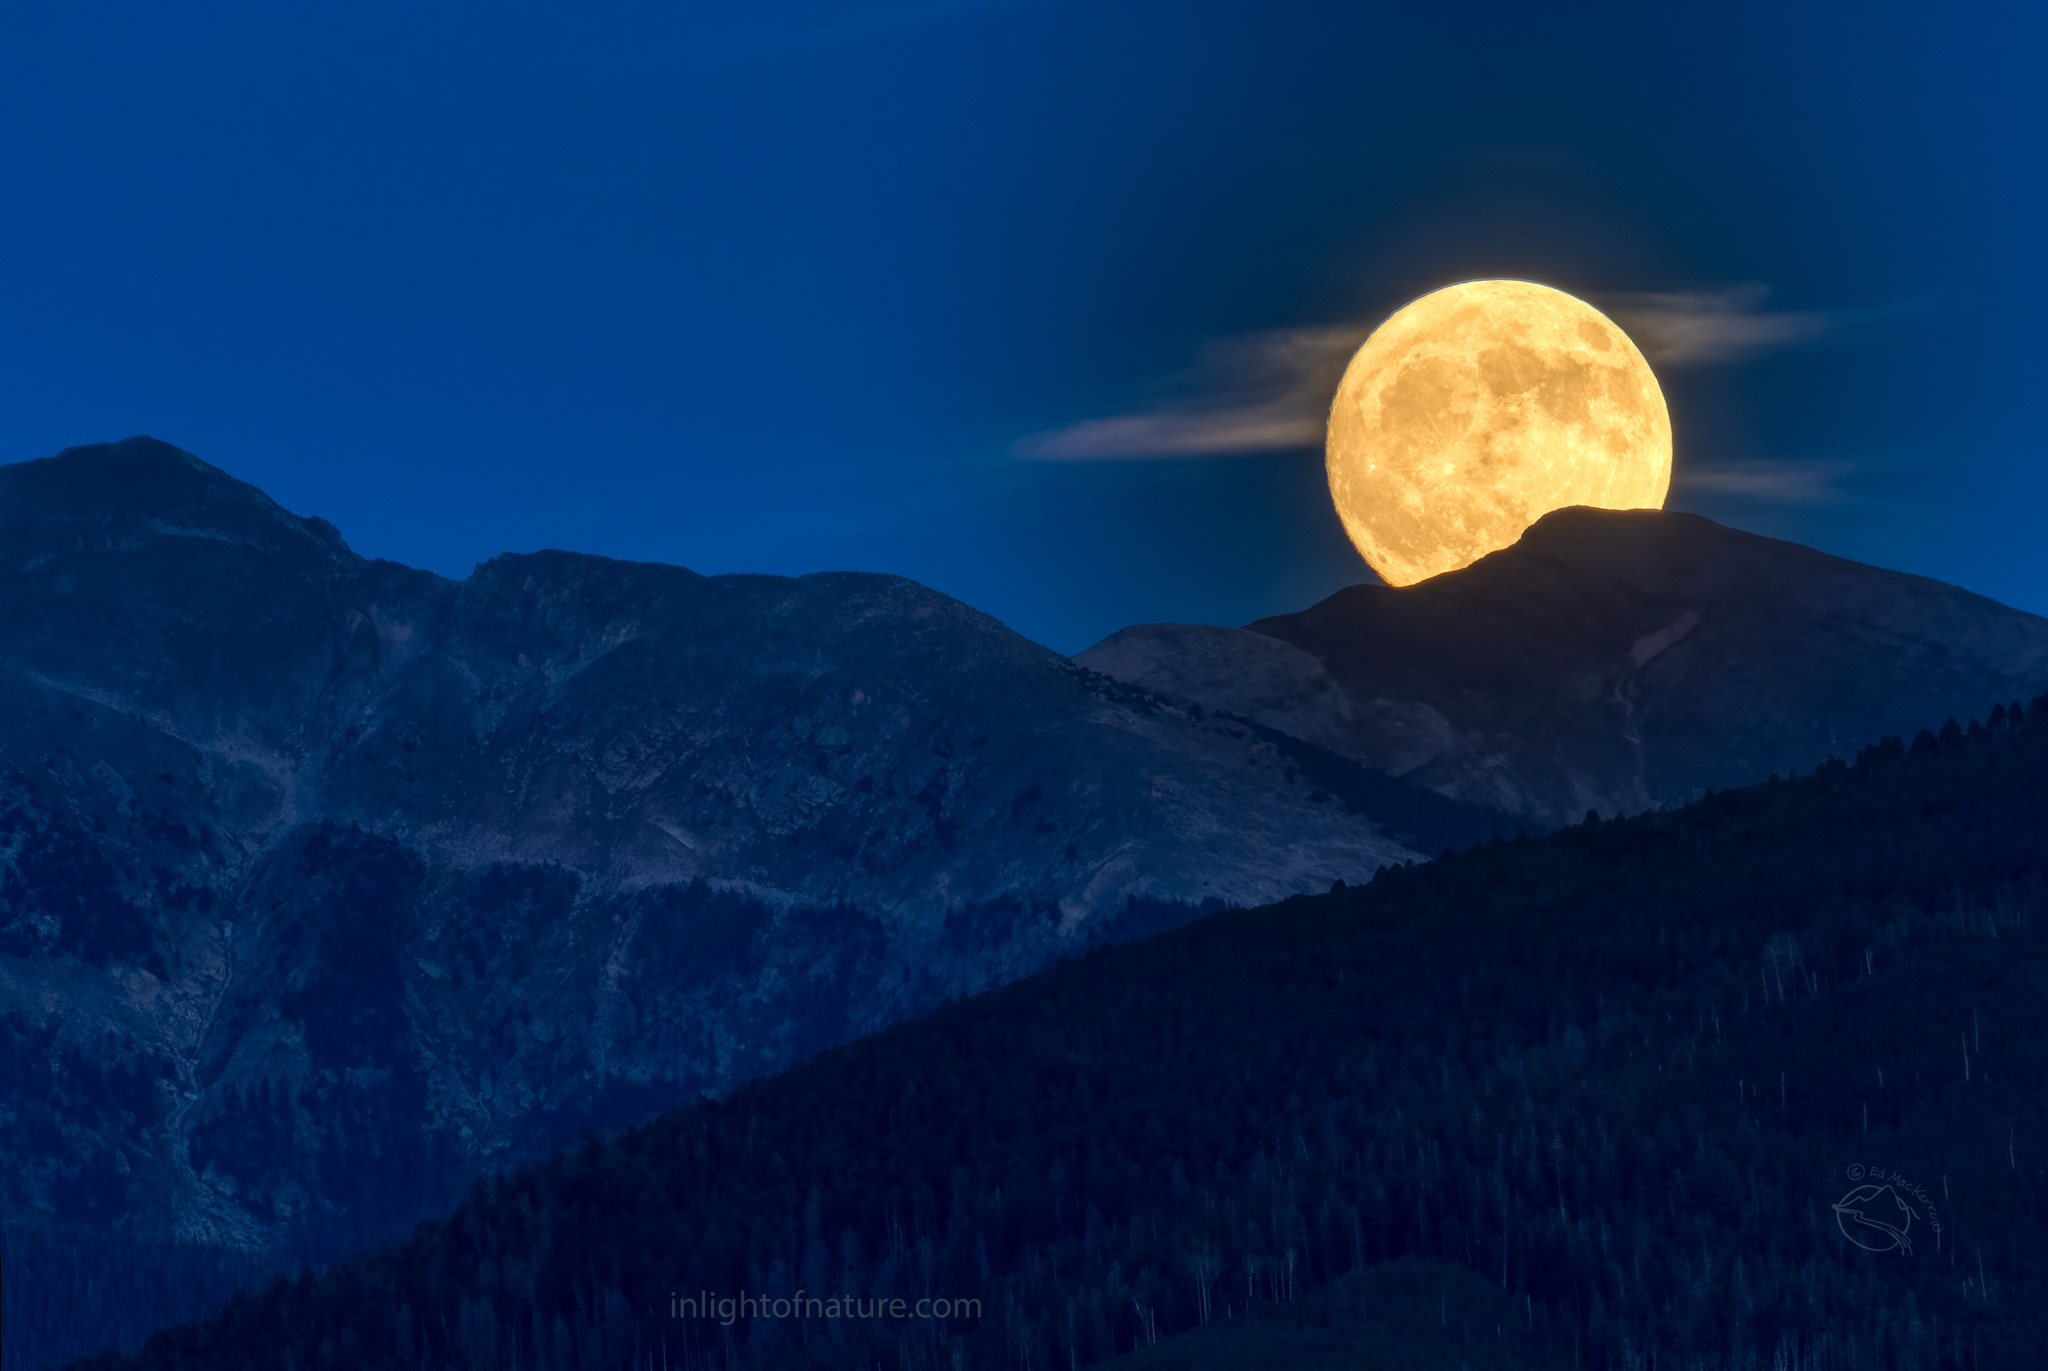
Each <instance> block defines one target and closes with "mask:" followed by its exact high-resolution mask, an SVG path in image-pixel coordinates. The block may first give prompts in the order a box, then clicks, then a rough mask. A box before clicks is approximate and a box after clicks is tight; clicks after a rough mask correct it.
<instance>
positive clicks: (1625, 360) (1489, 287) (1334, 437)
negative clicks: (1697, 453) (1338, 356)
mask: <svg viewBox="0 0 2048 1371" xmlns="http://www.w3.org/2000/svg"><path fill="white" fill-rule="evenodd" d="M1324 455H1325V461H1326V464H1327V466H1328V469H1329V475H1330V498H1331V499H1333V500H1334V501H1336V504H1337V515H1338V517H1339V518H1340V519H1342V520H1343V521H1344V531H1345V532H1346V533H1348V534H1350V535H1351V542H1352V544H1353V546H1355V547H1356V548H1357V549H1358V551H1359V554H1360V555H1361V556H1363V557H1364V558H1365V560H1366V561H1367V562H1368V563H1370V564H1371V566H1372V569H1373V570H1374V571H1377V572H1378V573H1379V574H1380V576H1381V577H1382V578H1383V579H1384V580H1386V582H1387V583H1388V584H1389V585H1396V586H1405V585H1413V584H1414V583H1415V582H1417V581H1420V580H1423V579H1425V578H1427V577H1430V576H1436V575H1440V574H1442V573H1443V572H1446V571H1455V570H1457V569H1458V568H1459V567H1462V566H1469V565H1470V564H1471V563H1473V562H1476V561H1478V560H1479V559H1480V558H1481V557H1484V556H1485V555H1486V554H1487V553H1489V552H1497V551H1499V550H1500V549H1501V548H1504V547H1507V546H1508V545H1509V544H1511V543H1513V542H1514V541H1515V540H1516V539H1518V538H1520V537H1521V536H1522V532H1523V530H1525V529H1527V528H1528V527H1529V525H1531V524H1533V523H1535V522H1536V521H1537V520H1538V519H1540V518H1542V517H1543V516H1544V515H1545V514H1548V513H1549V512H1550V511H1551V510H1553V509H1563V508H1564V507H1565V506H1567V505H1594V506H1597V507H1599V508H1601V509H1660V508H1662V507H1663V504H1664V497H1665V495H1666V494H1667V493H1668V492H1669V491H1670V489H1671V415H1670V413H1669V411H1667V410H1666V409H1665V407H1664V392H1663V390H1662V389H1660V388H1659V387H1658V385H1657V378H1656V376H1655V375H1653V374H1652V373H1651V371H1650V364H1649V363H1648V362H1647V361H1645V360H1644V359H1643V354H1642V353H1641V352H1640V351H1639V350H1637V348H1636V345H1635V344H1634V343H1632V342H1630V341H1629V337H1628V335H1627V334H1625V333H1623V332H1622V331H1621V330H1620V329H1619V328H1618V327H1616V326H1615V324H1614V322H1613V321H1612V320H1610V319H1609V318H1608V317H1607V316H1606V315H1604V314H1602V313H1601V312H1600V311H1599V310H1597V309H1594V308H1593V307H1592V306H1591V305H1589V304H1587V303H1586V302H1585V301H1583V300H1580V299H1577V298H1575V297H1573V296H1570V295H1567V294H1565V293H1564V292H1563V291H1561V290H1553V289H1551V288H1550V287H1549V286H1539V285H1537V284H1536V283H1535V282H1533V281H1466V282H1464V283H1463V284H1461V285H1455V286H1446V287H1444V288H1443V289H1442V290H1439V291H1435V292H1432V293H1431V294H1428V295H1425V296H1423V297H1422V298H1421V299H1420V300H1417V301H1415V302H1414V303H1413V304H1410V305H1407V306H1405V307H1404V308H1402V309H1401V310H1400V311H1399V312H1397V313H1396V314H1395V315H1394V316H1393V317H1392V318H1390V319H1388V320H1387V321H1386V322H1385V323H1384V324H1381V325H1380V326H1379V327H1378V328H1377V329H1375V330H1373V334H1372V336H1371V337H1370V338H1367V339H1366V340H1365V343H1364V344H1363V345H1362V346H1361V347H1360V348H1359V349H1358V351H1357V353H1356V354H1354V355H1353V356H1352V358H1351V365H1350V366H1348V367H1346V368H1345V370H1344V379H1343V380H1342V381H1340V382H1338V384H1337V395H1336V398H1335V399H1334V400H1332V401H1331V403H1330V428H1329V437H1328V442H1327V444H1326V445H1325V448H1324Z"/></svg>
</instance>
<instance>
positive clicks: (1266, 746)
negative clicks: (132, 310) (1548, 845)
mask: <svg viewBox="0 0 2048 1371" xmlns="http://www.w3.org/2000/svg"><path fill="white" fill-rule="evenodd" d="M1400 817H1401V816H1400V815H1398V814H1391V815H1387V814H1383V815H1380V816H1373V815H1368V814H1365V813H1363V812H1361V811H1359V810H1358V809H1356V808H1355V807H1348V806H1346V805H1344V804H1339V803H1335V802H1333V801H1332V800H1331V799H1330V798H1329V797H1328V796H1327V795H1325V794H1323V793H1322V792H1321V791H1319V790H1318V789H1317V787H1316V786H1315V784H1314V783H1313V782H1312V781H1311V780H1309V779H1308V778H1306V777H1305V776H1303V775H1302V773H1301V771H1300V769H1299V767H1298V766H1297V765H1296V764H1295V763H1294V762H1293V761H1292V760H1291V759H1290V757H1289V756H1288V755H1287V753H1286V752H1285V751H1284V750H1283V749H1281V748H1280V747H1277V746H1275V744H1274V743H1273V742H1272V741H1271V740H1269V739H1267V738H1264V737H1261V736H1259V735H1258V734H1257V732H1256V731H1255V730H1253V729H1251V728H1249V727H1246V726H1243V725H1238V724H1235V723H1232V722H1230V721H1227V720H1217V719H1208V718H1202V717H1199V716H1198V715H1197V714H1195V713H1194V712H1192V711H1189V710H1187V709H1185V708H1184V707H1181V706H1178V705H1174V704H1170V703H1167V702H1163V701H1157V700H1154V699H1152V698H1151V697H1149V696H1145V695H1144V694H1143V692H1134V691H1132V690H1131V689H1130V688H1128V687H1125V686H1122V685H1119V684H1117V683H1115V682H1111V681H1109V680H1107V679H1106V678H1102V677H1099V676H1095V675H1092V674H1091V673H1088V672H1086V671H1084V670H1082V669H1080V668H1077V667H1075V666H1074V665H1073V664H1071V663H1070V662H1068V661H1067V660H1066V659H1065V658H1062V657H1060V656H1059V655H1058V654H1056V653H1053V652H1051V651H1050V650H1048V649H1046V648H1043V647H1040V646H1038V645H1036V644H1032V643H1030V642H1028V641H1027V640H1025V639H1023V638H1022V637H1020V636H1018V635H1016V634H1015V633H1012V632H1011V631H1010V630H1008V629H1006V628H1004V627H1003V626H1002V625H1000V624H999V623H998V622H997V621H995V620H994V619H992V618H990V617H989V616H988V615H986V614H983V613H981V612H980V611H978V610H974V609H973V608H971V607H969V606H966V605H963V604H961V603H959V602H958V601H954V600H952V599H950V598H948V597H945V596H942V595H940V594H938V593H937V592H934V591H931V590H929V589H927V588H925V587H922V586H919V585H917V584H916V583H915V582H912V581H909V580H906V579H904V578H901V577H891V576H883V575H875V574H869V573H852V572H830V573H820V574H817V575H813V576H807V577H800V578H783V577H768V576H733V577H706V576H701V575H699V574H698V573H695V572H692V571H688V570H686V569H683V568H676V567H669V566H665V565H662V564H658V563H629V562H619V561H614V560H611V559H605V558H598V557H592V556H589V555H586V554H578V553H571V552H563V551H557V550H547V551H542V552H537V553H522V554H506V555H503V556H500V557H496V558H492V559H491V560H489V561H487V562H485V563H482V564H480V565H479V566H478V568H477V569H476V570H475V571H474V572H472V574H471V575H470V576H469V577H468V578H465V579H464V580H462V581H453V580H449V579H447V578H444V577H439V576H435V575H433V574H432V573H428V572H422V571H417V570H414V569H411V568H408V567H405V566H402V565H400V564H398V563H395V562H388V561H374V560H366V559H363V558H361V557H359V556H357V555H356V554H355V553H354V552H353V551H351V550H350V549H349V548H348V545H347V543H346V542H345V540H343V539H342V538H341V537H340V536H339V535H338V534H337V533H335V532H334V531H333V530H332V528H331V527H330V526H328V525H325V524H324V523H315V522H314V521H310V520H304V519H300V518H298V516H295V515H292V514H291V513H289V512H288V511H286V510H284V509H282V507H280V506H278V505H277V504H276V502H274V501H272V500H270V499H269V498H268V497H267V496H264V495H263V494H262V493H261V492H260V491H256V490H255V489H254V488H253V487H249V486H246V485H243V484H242V483H240V482H237V481H235V480H233V478H231V477H229V476H227V475H226V474H225V473H223V472H220V471H219V470H218V469H217V468H214V467H211V466H210V465H208V464H206V463H204V462H202V461H200V460H199V459H197V458H194V457H192V456H191V455H190V454H187V453H183V452H181V451H179V450H177V449H175V448H171V447H170V446H169V445H167V444H161V443H157V442H155V441H154V440H142V439H136V440H129V441H126V442H123V443H119V444H110V445H99V446H92V447H85V448H76V449H69V450H67V451H66V452H65V453H64V454H62V455H60V456H59V457H56V458H49V459H42V460H40V461H37V462H31V463H23V464H17V465H15V466H9V467H0V1040H4V1041H0V1055H5V1056H9V1057H10V1059H11V1060H12V1061H13V1062H14V1063H15V1068H16V1069H15V1070H14V1071H13V1074H10V1075H7V1076H5V1077H0V1191H4V1196H5V1202H6V1207H7V1208H6V1217H7V1219H8V1220H9V1221H10V1222H26V1223H33V1224H49V1223H55V1224H59V1225H65V1224H68V1225H73V1226H74V1227H77V1226H80V1225H83V1226H85V1227H84V1228H83V1229H80V1232H85V1231H109V1232H110V1231H117V1230H118V1231H121V1232H123V1233H125V1234H127V1235H129V1239H130V1240H131V1241H133V1242H135V1243H137V1244H141V1243H142V1242H143V1240H144V1239H145V1238H149V1237H151V1236H152V1235H154V1236H155V1237H157V1238H162V1239H170V1238H174V1237H175V1238H182V1239H185V1240H189V1241H199V1242H207V1243H225V1244H228V1245H232V1246H238V1247H247V1248H263V1249H266V1250H275V1251H278V1252H283V1251H285V1250H288V1249H289V1250H294V1251H296V1250H301V1249H302V1248H304V1246H305V1244H306V1243H309V1242H313V1241H314V1235H316V1234H318V1233H323V1232H324V1233H327V1234H329V1235H330V1237H332V1239H333V1241H334V1242H335V1243H344V1244H354V1243H357V1242H361V1241H368V1240H370V1239H371V1238H373V1237H375V1236H377V1235H378V1234H380V1233H383V1232H388V1231H390V1230H391V1226H392V1225H394V1224H399V1223H403V1222H408V1221H410V1220H411V1219H412V1218H414V1217H418V1216H419V1215H420V1214H423V1213H426V1212H431V1211H432V1210H433V1209H434V1208H436V1207H439V1206H440V1205H441V1204H443V1203H444V1202H445V1201H446V1200H447V1199H449V1198H450V1197H451V1196H452V1193H453V1189H452V1188H453V1187H459V1185H460V1184H462V1183H463V1181H464V1180H465V1179H466V1178H467V1176H468V1175H470V1174H472V1173H473V1172H474V1171H475V1170H477V1169H478V1168H480V1167H486V1166H496V1165H502V1164H504V1163H505V1162H507V1161H509V1160H512V1159H516V1158H519V1157H524V1156H533V1155H538V1154H539V1153H541V1152H543V1151H545V1150H546V1148H547V1147H549V1146H552V1145H554V1144H555V1143H556V1142H558V1141H560V1140H561V1138H562V1137H564V1136H573V1135H574V1133H575V1131H576V1130H578V1129H579V1128H581V1127H584V1126H587V1125H603V1126H618V1125H621V1124H623V1123H625V1122H628V1121H631V1120H632V1119H635V1118H642V1117H646V1116H647V1115H648V1114H651V1113H652V1112H654V1111H655V1110H656V1109H658V1108H660V1107H662V1106H663V1105H665V1104H666V1103H670V1102H672V1101H673V1100H674V1099H676V1098H679V1097H683V1098H686V1097H689V1096H691V1095H693V1094H695V1093H697V1092H699V1091H713V1092H716V1091H720V1090H724V1089H727V1088H729V1087H730V1086H732V1085H733V1084H735V1083H737V1082H739V1081H742V1080H745V1079H748V1078H750V1077H751V1076H753V1075H756V1074H759V1073H760V1072H762V1071H764V1070H772V1069H774V1068H775V1067H777V1066H779V1065H782V1064H785V1063H787V1062H789V1061H791V1060H797V1059H800V1058H801V1057H803V1056H805V1055H808V1054H809V1053H811V1052H814V1051H816V1050H817V1049H818V1048H820V1047H822V1046H826V1045H829V1044H831V1043H833V1042H837V1041H843V1040H844V1039H846V1038H848V1037H851V1036H854V1035H856V1034H858V1033H859V1032H862V1031H865V1030H866V1029H869V1028H872V1027H876V1026H879V1025H881V1024H884V1023H887V1022H890V1021H893V1020H894V1019H896V1018H899V1017H901V1016H903V1015H904V1014H907V1013H914V1012H916V1011H918V1010H919V1009H921V1008H923V1007H925V1006H928V1005H930V1004H933V1003H937V1002H938V1001H939V1000H941V999H943V998H945V997H946V996H947V995H949V994H957V993H961V992H964V991H967V990H971V989H974V988H976V987H979V986H982V985H986V984H992V983H995V982H997V981H1000V980H1003V979H1008V978H1010V977H1013V976H1014V975H1017V974H1020V973H1021V972H1022V971H1024V970H1026V969H1029V968H1032V967H1036V966H1040V965H1045V964H1048V963H1049V962H1051V961H1052V960H1056V959H1057V958H1058V957H1059V956H1060V955H1062V954H1064V953H1067V952H1071V951H1074V950H1078V949H1080V948H1082V947H1085V946H1087V945H1089V944H1090V943H1092V942H1095V941H1099V940H1101V939H1104V938H1117V937H1124V936H1130V935H1132V934H1134V933H1138V932H1143V931H1147V930H1149V929H1152V928H1155V927H1160V926H1164V925H1166V924H1168V923H1171V922H1173V921H1176V920H1178V919H1184V918H1186V917H1189V916H1190V915H1191V914H1192V913H1194V912H1195V911H1197V910H1198V909H1200V908H1203V907H1216V906H1219V905H1221V904H1226V903H1234V902H1239V901H1242V900H1246V899H1258V898H1263V897H1265V896H1267V895H1276V894H1280V893H1284V892H1286V891H1289V890H1295V889H1305V888H1320V887H1323V886H1327V885H1328V884H1329V883H1330V882H1331V881H1332V880H1335V879H1339V878H1342V877H1345V876H1350V877H1352V878H1354V879H1355V878H1357V877H1359V876H1362V875H1363V874H1365V873H1367V872H1369V871H1371V870H1372V869H1374V868H1376V867H1377V866H1379V865H1383V864H1385V863H1387V862H1390V861H1400V860H1409V859H1411V858H1413V857H1415V856H1417V855H1419V851H1418V849H1416V848H1413V847H1410V846H1407V845H1404V844H1403V843H1401V842H1399V841H1397V840H1396V839H1395V838H1394V837H1393V836H1391V835H1390V834H1389V833H1388V832H1387V831H1386V829H1387V821H1389V820H1395V819H1399V818H1400ZM262 1139H268V1140H269V1141H268V1142H265V1143H261V1144H260V1145H259V1142H258V1141H256V1140H262ZM363 1155H375V1156H379V1157H382V1158H385V1159H386V1160H387V1161H388V1162H389V1165H390V1167H391V1168H392V1170H391V1176H393V1177H400V1176H402V1177H404V1179H403V1180H397V1179H393V1180H391V1181H390V1183H389V1184H386V1185H383V1186H381V1187H379V1186H376V1185H369V1184H366V1183H364V1182H363V1180H362V1179H361V1178H360V1177H356V1176H353V1175H352V1169H351V1165H350V1162H349V1159H350V1158H352V1157H358V1156H363ZM95 1226H97V1227H95ZM76 1241H77V1242H79V1243H85V1242H87V1241H88V1240H87V1239H86V1238H85V1237H76ZM315 1246H316V1247H317V1243H315ZM328 1255H332V1253H331V1251H330V1252H329V1253H328ZM102 1274H103V1275H104V1274H105V1273H102ZM23 1278H24V1277H23V1276H21V1275H17V1280H20V1279H23ZM108 1283H109V1282H102V1284H108Z"/></svg>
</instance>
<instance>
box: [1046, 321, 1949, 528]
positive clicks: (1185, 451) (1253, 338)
mask: <svg viewBox="0 0 2048 1371" xmlns="http://www.w3.org/2000/svg"><path fill="white" fill-rule="evenodd" d="M1769 293H1770V291H1769V288H1768V287H1766V286H1763V285H1760V284H1756V283H1751V284H1748V285H1740V286H1733V287H1730V288H1728V289H1726V290H1710V291H1660V292H1649V293H1643V294H1635V295H1616V296H1605V297H1601V298H1600V299H1599V301H1598V303H1599V304H1600V306H1601V307H1602V309H1603V310H1604V311H1605V312H1606V313H1607V314H1608V315H1609V317H1611V318H1612V319H1613V320H1614V322H1615V323H1617V324H1619V325H1621V327H1622V329H1623V330H1624V331H1625V332H1626V333H1627V334H1628V335H1629V337H1630V338H1632V339H1634V340H1635V343H1636V346H1637V347H1639V348H1641V349H1642V350H1643V355H1644V356H1646V357H1648V358H1649V359H1650V361H1651V362H1652V363H1653V364H1654V365H1656V366H1657V367H1659V368H1660V369H1663V370H1676V369H1678V368H1682V367H1695V366H1713V365H1718V364H1724V363H1730V362H1738V361H1742V360H1745V359H1747V358H1750V357H1756V356H1759V355H1761V354H1763V353H1767V352H1773V351H1777V350H1779V349H1781V348H1788V347H1796V346H1798V345H1800V344H1803V343H1811V342H1813V341H1815V340H1816V339H1819V338H1822V337H1825V336H1826V335H1828V334H1830V333H1833V332H1836V331H1838V330H1840V329H1843V328H1846V327H1849V326H1852V325H1857V324H1865V323H1871V322H1874V321H1876V320H1879V319H1886V318H1892V317H1895V316H1897V315H1901V314H1907V313H1912V312H1914V311H1915V310H1917V309H1918V308H1919V306H1917V305H1912V304H1907V305H1894V306H1889V307H1886V308H1881V309H1870V310H1859V311H1818V310H1808V311H1776V312H1773V311H1769V310H1765V309H1764V308H1763V303H1764V299H1765V297H1766V296H1768V295H1769ZM1375 326H1376V325H1373V324H1364V323H1350V324H1330V325H1318V326H1313V327H1303V328H1285V329H1271V330H1267V331H1265V332H1261V333H1250V334H1244V335H1242V336H1240V337H1236V338H1229V339H1225V340H1223V341H1221V342H1218V343H1215V344H1212V345H1211V346H1210V347H1209V349H1208V350H1207V351H1206V352H1205V353H1204V354H1203V355H1202V358H1201V360H1200V361H1199V362H1198V363H1197V364H1196V366H1195V367H1194V368H1193V369H1192V370H1190V371H1189V372H1188V373H1186V374H1185V375H1183V376H1180V377H1178V378H1176V380H1175V382H1174V383H1173V384H1172V385H1171V386H1170V387H1169V395H1168V397H1167V398H1166V399H1164V400H1162V401H1160V402H1159V403H1157V404H1155V405H1153V406H1151V407H1149V408H1147V409H1142V410H1138V411H1135V412H1133V413H1129V414H1114V415H1108V416H1106V417H1103V418H1099V419H1089V420H1086V421H1085V422H1082V423H1078V424H1074V425H1072V426H1071V427H1068V428H1063V429H1057V430H1055V431H1053V432H1051V433H1041V434H1036V435H1034V436H1032V437H1029V438H1026V439H1024V440H1023V441H1021V442H1019V443H1018V444H1017V445H1016V448H1015V453H1016V455H1017V456H1019V457H1025V458H1029V459H1032V460H1036V461H1050V462H1113V461H1136V460H1144V459H1148V458H1166V457H1237V456H1246V455H1250V454H1253V453H1260V452H1280V451H1287V450H1291V449H1298V448H1310V447H1316V446H1319V445H1320V444H1321V443H1322V441H1323V429H1324V425H1325V423H1326V421H1327V420H1328V417H1329V410H1330V397H1331V396H1332V395H1334V394H1335V393H1336V390H1337V382H1338V380H1339V379H1340V378H1341V377H1342V376H1343V374H1344V367H1345V365H1346V364H1347V363H1348V362H1349V361H1350V360H1351V354H1352V353H1354V352H1356V351H1357V350H1358V345H1359V344H1360V343H1363V342H1364V341H1365V339H1366V337H1367V335H1368V334H1370V333H1371V332H1372V330H1373V328H1374V327H1375ZM1726 479H1728V480H1731V481H1734V480H1750V479H1756V478H1752V477H1738V476H1735V475H1732V474H1731V475H1729V476H1728V477H1727V478H1726ZM1730 489H1732V487H1730ZM1750 493H1753V494H1759V493H1760V491H1753V492H1750Z"/></svg>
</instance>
